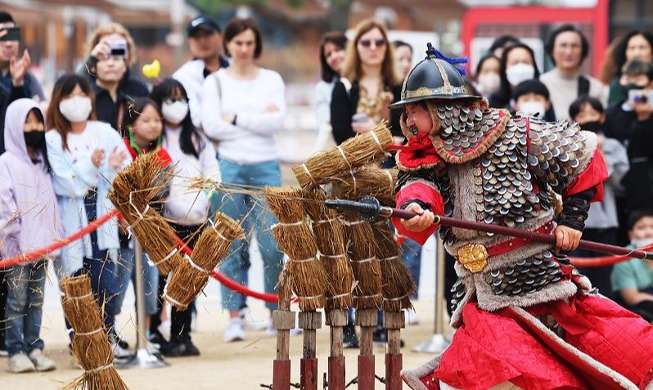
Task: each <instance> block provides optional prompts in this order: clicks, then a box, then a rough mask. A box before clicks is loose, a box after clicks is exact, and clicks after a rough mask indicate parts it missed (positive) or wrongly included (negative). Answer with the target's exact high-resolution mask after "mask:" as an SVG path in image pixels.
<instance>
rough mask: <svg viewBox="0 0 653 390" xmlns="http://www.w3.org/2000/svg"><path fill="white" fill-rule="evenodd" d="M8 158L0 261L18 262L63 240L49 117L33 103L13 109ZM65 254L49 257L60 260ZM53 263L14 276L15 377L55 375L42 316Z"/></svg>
mask: <svg viewBox="0 0 653 390" xmlns="http://www.w3.org/2000/svg"><path fill="white" fill-rule="evenodd" d="M4 137H5V145H6V147H7V151H6V153H4V154H3V155H2V156H0V242H1V243H2V245H0V255H1V256H2V257H3V258H10V257H14V256H18V255H20V254H23V253H25V254H26V253H29V252H31V251H34V250H37V249H41V248H43V247H45V246H47V245H49V244H52V243H53V242H56V241H57V240H59V239H61V238H62V237H63V234H62V233H63V231H62V226H61V221H60V217H59V208H58V205H57V199H56V197H55V194H54V189H53V187H52V180H51V179H50V171H51V167H50V162H49V161H48V155H47V153H46V146H45V125H44V120H43V113H42V112H41V110H40V109H39V108H38V104H37V103H36V102H35V101H34V100H32V99H19V100H16V101H14V102H13V103H11V104H10V105H9V107H8V108H7V114H6V121H5V134H4ZM58 254H59V251H58V250H57V251H54V252H52V253H50V254H49V255H48V257H49V256H57V255H58ZM48 257H44V258H41V259H38V260H37V261H33V262H30V263H25V264H21V265H16V266H14V267H12V268H11V269H10V270H9V275H8V278H7V281H8V285H9V286H8V296H7V309H6V315H7V317H6V318H7V321H6V323H5V324H4V327H6V329H7V331H6V346H7V351H8V353H9V371H10V372H14V373H20V372H30V371H35V370H36V371H50V370H54V369H55V363H54V362H53V361H52V360H50V359H49V358H47V357H46V356H45V355H43V353H42V351H43V347H44V344H43V340H42V339H41V338H40V337H39V333H40V331H41V316H42V306H43V290H44V287H45V277H46V273H47V267H48Z"/></svg>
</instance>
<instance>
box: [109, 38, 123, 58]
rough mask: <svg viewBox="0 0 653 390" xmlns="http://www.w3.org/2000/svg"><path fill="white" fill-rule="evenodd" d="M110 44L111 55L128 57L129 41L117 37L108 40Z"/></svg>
mask: <svg viewBox="0 0 653 390" xmlns="http://www.w3.org/2000/svg"><path fill="white" fill-rule="evenodd" d="M107 43H108V45H109V57H123V58H127V41H126V40H124V39H116V40H112V41H108V42H107Z"/></svg>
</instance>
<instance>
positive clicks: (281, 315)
mask: <svg viewBox="0 0 653 390" xmlns="http://www.w3.org/2000/svg"><path fill="white" fill-rule="evenodd" d="M272 326H274V328H275V329H276V330H277V358H276V359H275V360H274V363H273V366H272V369H273V372H272V389H273V390H290V329H293V328H294V327H295V313H294V312H292V311H290V291H289V289H288V288H287V287H286V285H285V284H284V283H279V308H278V310H275V311H273V312H272Z"/></svg>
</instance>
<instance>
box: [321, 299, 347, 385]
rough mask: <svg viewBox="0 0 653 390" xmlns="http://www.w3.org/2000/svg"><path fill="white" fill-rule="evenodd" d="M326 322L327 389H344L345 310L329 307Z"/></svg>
mask: <svg viewBox="0 0 653 390" xmlns="http://www.w3.org/2000/svg"><path fill="white" fill-rule="evenodd" d="M326 323H327V325H329V327H330V328H331V355H330V356H329V368H328V372H329V374H328V379H327V383H328V385H329V390H344V389H345V356H344V352H343V341H344V340H343V336H344V334H343V332H344V327H345V326H347V310H345V309H331V310H328V311H327V313H326Z"/></svg>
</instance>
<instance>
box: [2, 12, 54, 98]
mask: <svg viewBox="0 0 653 390" xmlns="http://www.w3.org/2000/svg"><path fill="white" fill-rule="evenodd" d="M10 27H16V22H15V21H14V18H13V17H12V16H11V15H10V14H9V13H8V12H6V11H0V29H7V28H10ZM0 47H2V50H0V73H1V76H2V77H0V84H1V85H2V87H4V89H6V90H11V87H12V85H16V86H18V83H14V82H16V81H18V80H16V78H15V77H14V76H12V74H13V72H12V71H11V65H12V62H20V61H23V62H24V65H23V66H24V67H25V73H24V74H23V79H22V81H23V87H24V88H25V97H29V98H32V99H35V100H36V101H37V102H43V101H45V95H44V94H43V88H41V85H40V84H39V82H38V81H37V80H36V77H34V75H33V74H32V73H31V72H29V71H28V69H29V65H30V59H29V54H28V52H27V49H25V50H24V51H23V56H22V57H21V58H20V60H19V58H18V54H19V51H18V49H19V47H20V40H15V41H14V40H11V41H3V40H0Z"/></svg>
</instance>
